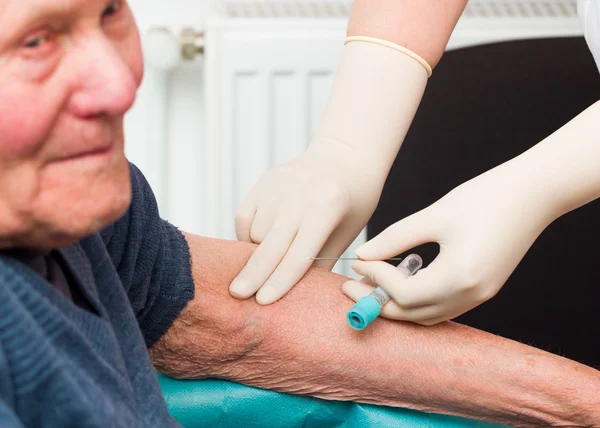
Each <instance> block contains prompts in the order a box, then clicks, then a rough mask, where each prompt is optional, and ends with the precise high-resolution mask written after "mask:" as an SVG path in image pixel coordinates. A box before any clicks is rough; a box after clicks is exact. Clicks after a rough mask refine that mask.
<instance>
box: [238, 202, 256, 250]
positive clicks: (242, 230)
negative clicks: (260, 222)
mask: <svg viewBox="0 0 600 428" xmlns="http://www.w3.org/2000/svg"><path fill="white" fill-rule="evenodd" d="M256 210H257V206H256V199H255V197H254V196H253V194H252V193H251V194H249V195H248V196H247V197H246V198H245V199H244V200H243V201H242V203H241V204H240V207H239V208H238V211H237V213H236V215H235V235H236V237H237V240H238V241H242V242H252V238H251V237H250V230H251V228H252V223H253V221H254V217H255V215H256Z"/></svg>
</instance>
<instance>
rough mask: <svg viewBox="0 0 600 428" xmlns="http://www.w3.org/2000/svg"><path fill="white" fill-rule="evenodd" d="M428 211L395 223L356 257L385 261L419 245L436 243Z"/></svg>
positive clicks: (364, 247)
mask: <svg viewBox="0 0 600 428" xmlns="http://www.w3.org/2000/svg"><path fill="white" fill-rule="evenodd" d="M430 225H431V223H430V222H429V221H427V214H426V210H423V211H419V212H418V213H415V214H413V215H411V216H408V217H406V218H404V219H402V220H400V221H399V222H397V223H394V224H393V225H391V226H390V227H388V228H387V229H385V230H384V231H383V232H381V233H380V234H379V235H377V236H376V237H375V238H373V239H371V240H370V241H368V242H367V243H365V244H363V245H361V246H360V247H358V249H357V250H356V255H357V256H358V257H359V258H360V259H362V260H385V259H388V258H391V257H394V256H396V255H398V254H400V253H403V252H405V251H408V250H410V249H412V248H414V247H416V246H417V245H421V244H425V243H427V242H433V241H435V238H434V234H433V232H432V231H431V227H430Z"/></svg>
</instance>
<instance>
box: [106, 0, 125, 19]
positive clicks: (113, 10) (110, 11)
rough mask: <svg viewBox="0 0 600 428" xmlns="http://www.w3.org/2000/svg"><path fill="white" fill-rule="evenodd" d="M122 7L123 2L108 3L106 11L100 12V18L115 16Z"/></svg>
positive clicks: (116, 0) (120, 0) (118, 0)
mask: <svg viewBox="0 0 600 428" xmlns="http://www.w3.org/2000/svg"><path fill="white" fill-rule="evenodd" d="M122 6H123V0H115V1H112V2H110V4H109V5H108V6H106V9H104V11H103V12H102V18H106V17H109V16H112V15H116V14H117V13H118V12H119V10H120V9H121V7H122Z"/></svg>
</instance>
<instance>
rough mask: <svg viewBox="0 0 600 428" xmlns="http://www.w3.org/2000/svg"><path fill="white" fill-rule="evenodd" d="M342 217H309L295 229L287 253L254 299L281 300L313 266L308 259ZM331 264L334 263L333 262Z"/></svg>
mask: <svg viewBox="0 0 600 428" xmlns="http://www.w3.org/2000/svg"><path fill="white" fill-rule="evenodd" d="M340 218H341V216H334V217H319V216H316V217H311V219H310V220H308V221H306V222H305V223H304V224H303V225H302V226H301V227H300V229H299V230H298V233H297V234H296V236H295V238H294V241H293V242H292V244H291V245H290V247H289V249H288V251H287V253H286V254H285V256H284V257H283V259H282V260H281V262H280V263H279V265H278V266H277V269H275V271H274V272H273V274H272V275H271V276H270V277H269V279H268V280H267V281H266V283H265V284H264V285H263V286H262V287H261V289H260V290H259V291H258V293H257V295H256V301H257V302H258V303H259V304H261V305H268V304H271V303H274V302H276V301H277V300H279V299H281V298H282V297H283V296H284V295H285V294H286V293H287V292H288V291H289V290H290V289H292V287H293V286H294V285H296V283H297V282H298V281H300V279H301V278H302V277H303V276H304V274H306V271H308V269H309V268H310V266H311V265H312V260H310V259H308V257H310V256H311V255H313V254H317V253H318V252H319V251H320V249H321V248H322V247H323V245H325V242H327V239H328V238H329V236H330V234H331V230H333V229H334V228H335V227H336V226H337V224H338V222H339V220H340ZM332 263H335V261H333V262H332Z"/></svg>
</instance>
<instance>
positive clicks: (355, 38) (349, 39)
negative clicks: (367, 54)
mask: <svg viewBox="0 0 600 428" xmlns="http://www.w3.org/2000/svg"><path fill="white" fill-rule="evenodd" d="M352 42H365V43H375V44H376V45H381V46H386V47H388V48H392V49H395V50H397V51H398V52H402V53H403V54H405V55H408V56H409V57H411V58H412V59H414V60H415V61H417V62H418V63H419V64H421V65H422V66H423V68H424V69H425V72H426V73H427V77H431V74H432V72H433V70H432V69H431V66H430V65H429V63H428V62H427V61H425V60H424V59H423V58H422V57H421V56H419V55H417V54H416V53H414V52H413V51H411V50H410V49H407V48H405V47H404V46H400V45H398V44H396V43H392V42H390V41H387V40H383V39H378V38H376V37H367V36H350V37H346V40H344V45H347V44H348V43H352Z"/></svg>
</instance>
